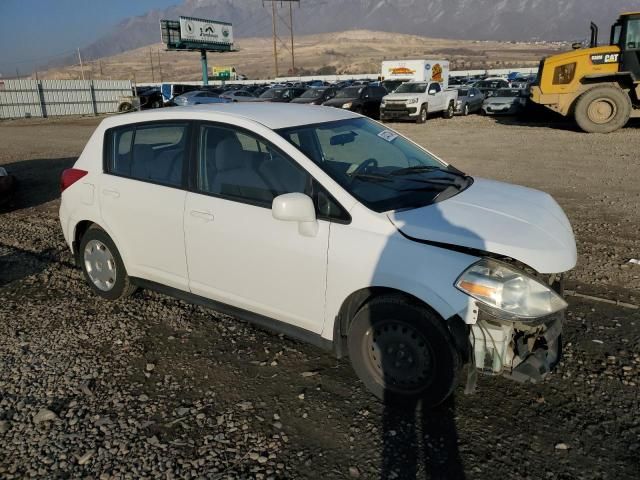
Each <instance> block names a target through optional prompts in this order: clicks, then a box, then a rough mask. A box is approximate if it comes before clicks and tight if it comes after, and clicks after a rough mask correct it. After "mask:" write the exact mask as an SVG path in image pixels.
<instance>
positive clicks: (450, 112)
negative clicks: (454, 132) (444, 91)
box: [443, 102, 456, 118]
mask: <svg viewBox="0 0 640 480" xmlns="http://www.w3.org/2000/svg"><path fill="white" fill-rule="evenodd" d="M455 113H456V107H455V105H454V104H453V102H449V106H448V107H447V109H446V110H445V111H444V115H443V116H444V118H453V116H454V115H455Z"/></svg>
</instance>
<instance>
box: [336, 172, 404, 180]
mask: <svg viewBox="0 0 640 480" xmlns="http://www.w3.org/2000/svg"><path fill="white" fill-rule="evenodd" d="M347 175H349V177H350V178H351V179H352V181H353V180H355V179H356V178H357V179H360V180H371V181H375V182H393V180H392V179H390V178H389V177H388V176H386V175H380V174H376V173H364V172H362V173H353V174H347Z"/></svg>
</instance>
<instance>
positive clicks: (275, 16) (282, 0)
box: [262, 0, 300, 77]
mask: <svg viewBox="0 0 640 480" xmlns="http://www.w3.org/2000/svg"><path fill="white" fill-rule="evenodd" d="M265 2H271V22H272V24H273V25H272V28H273V63H274V66H275V72H276V77H278V76H279V75H280V70H279V68H278V43H280V47H281V48H284V49H285V50H289V52H290V53H291V73H295V71H296V60H295V54H294V47H293V5H292V4H293V3H294V2H296V3H297V4H298V5H300V0H262V4H263V5H264V3H265ZM276 2H280V6H282V4H283V3H285V2H286V3H288V4H289V21H288V22H287V20H286V17H284V18H283V17H281V16H280V14H279V13H278V11H277V10H276V8H277V7H276ZM278 20H280V21H281V22H282V23H283V24H284V25H285V26H286V27H288V28H289V33H290V37H291V38H290V42H291V44H290V45H287V43H286V41H283V40H282V39H281V38H280V37H278Z"/></svg>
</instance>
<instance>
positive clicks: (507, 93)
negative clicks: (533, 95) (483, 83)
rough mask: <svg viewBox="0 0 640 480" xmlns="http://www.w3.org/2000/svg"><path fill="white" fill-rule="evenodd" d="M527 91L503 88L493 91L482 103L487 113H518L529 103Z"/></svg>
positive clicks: (484, 111) (483, 110)
mask: <svg viewBox="0 0 640 480" xmlns="http://www.w3.org/2000/svg"><path fill="white" fill-rule="evenodd" d="M527 97H528V95H527V93H526V91H524V90H519V89H517V88H503V89H501V90H496V91H495V92H492V95H491V96H490V97H487V98H486V99H485V100H484V102H483V103H482V113H484V114H485V115H516V114H518V113H520V112H521V111H522V110H523V109H524V107H525V106H526V105H527Z"/></svg>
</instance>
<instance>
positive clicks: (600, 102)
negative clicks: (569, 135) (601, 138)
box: [575, 86, 632, 133]
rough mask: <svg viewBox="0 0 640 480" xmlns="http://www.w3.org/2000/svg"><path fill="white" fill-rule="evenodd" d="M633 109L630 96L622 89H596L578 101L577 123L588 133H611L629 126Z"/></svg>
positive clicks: (576, 109) (608, 87)
mask: <svg viewBox="0 0 640 480" xmlns="http://www.w3.org/2000/svg"><path fill="white" fill-rule="evenodd" d="M631 108H632V106H631V100H630V99H629V95H627V94H626V93H625V92H624V91H623V90H622V89H621V88H618V87H610V86H603V87H595V88H592V89H591V90H588V91H587V92H585V93H583V94H582V95H581V96H580V97H579V98H578V100H577V101H576V106H575V117H576V122H577V123H578V126H579V127H580V128H581V129H582V130H583V131H585V132H588V133H611V132H613V131H615V130H618V129H620V128H622V127H624V126H625V125H626V124H627V122H628V121H629V117H630V116H631Z"/></svg>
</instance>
